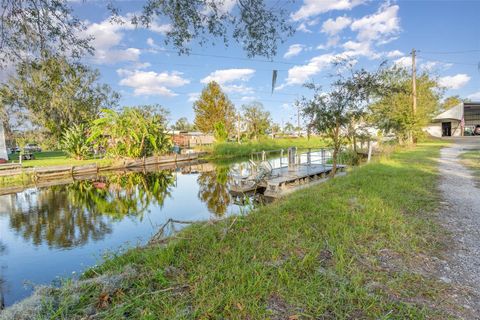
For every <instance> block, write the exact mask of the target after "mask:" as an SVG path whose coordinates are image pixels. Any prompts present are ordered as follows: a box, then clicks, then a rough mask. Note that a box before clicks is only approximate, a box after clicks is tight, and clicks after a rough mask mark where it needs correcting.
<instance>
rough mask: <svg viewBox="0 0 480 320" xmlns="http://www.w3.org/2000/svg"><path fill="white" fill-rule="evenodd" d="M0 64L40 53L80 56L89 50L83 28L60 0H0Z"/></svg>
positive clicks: (33, 56)
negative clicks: (82, 34) (83, 35)
mask: <svg viewBox="0 0 480 320" xmlns="http://www.w3.org/2000/svg"><path fill="white" fill-rule="evenodd" d="M0 1H1V12H2V14H1V18H0V52H1V53H0V68H1V67H5V66H6V65H7V64H8V62H12V61H16V62H18V61H25V60H26V59H27V58H28V59H30V60H31V59H32V58H38V57H40V56H42V55H43V54H45V53H47V52H49V53H55V54H60V53H61V54H65V55H66V56H69V57H73V58H80V57H82V56H83V55H84V54H86V53H92V52H93V48H92V47H91V46H90V45H89V41H90V39H89V38H88V37H82V36H80V35H81V33H82V31H83V30H84V29H85V25H84V24H83V23H82V21H81V20H79V19H78V18H76V17H75V16H74V15H73V14H72V10H71V8H70V6H69V5H68V2H67V1H63V0H0Z"/></svg>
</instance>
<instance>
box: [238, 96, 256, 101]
mask: <svg viewBox="0 0 480 320" xmlns="http://www.w3.org/2000/svg"><path fill="white" fill-rule="evenodd" d="M255 99H256V98H255V97H254V96H244V97H242V98H241V99H240V100H241V101H245V102H249V101H253V100H255Z"/></svg>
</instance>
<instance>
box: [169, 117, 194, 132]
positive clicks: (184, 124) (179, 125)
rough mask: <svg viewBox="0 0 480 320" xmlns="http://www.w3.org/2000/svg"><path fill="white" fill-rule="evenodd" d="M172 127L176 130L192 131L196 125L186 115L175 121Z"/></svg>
mask: <svg viewBox="0 0 480 320" xmlns="http://www.w3.org/2000/svg"><path fill="white" fill-rule="evenodd" d="M172 128H173V129H174V130H182V131H191V130H194V125H193V124H191V123H189V122H188V119H187V118H186V117H181V118H179V119H178V120H177V121H176V122H175V124H174V125H173V126H172Z"/></svg>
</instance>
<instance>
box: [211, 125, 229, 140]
mask: <svg viewBox="0 0 480 320" xmlns="http://www.w3.org/2000/svg"><path fill="white" fill-rule="evenodd" d="M214 136H215V140H217V142H224V141H226V140H227V139H228V132H227V130H226V129H225V125H224V124H223V122H217V123H215V129H214Z"/></svg>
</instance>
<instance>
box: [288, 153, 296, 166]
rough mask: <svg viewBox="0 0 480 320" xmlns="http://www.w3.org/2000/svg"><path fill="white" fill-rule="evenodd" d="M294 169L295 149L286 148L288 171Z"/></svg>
mask: <svg viewBox="0 0 480 320" xmlns="http://www.w3.org/2000/svg"><path fill="white" fill-rule="evenodd" d="M294 169H295V148H288V170H294Z"/></svg>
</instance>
